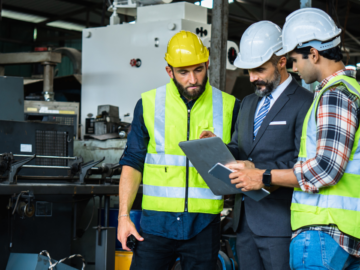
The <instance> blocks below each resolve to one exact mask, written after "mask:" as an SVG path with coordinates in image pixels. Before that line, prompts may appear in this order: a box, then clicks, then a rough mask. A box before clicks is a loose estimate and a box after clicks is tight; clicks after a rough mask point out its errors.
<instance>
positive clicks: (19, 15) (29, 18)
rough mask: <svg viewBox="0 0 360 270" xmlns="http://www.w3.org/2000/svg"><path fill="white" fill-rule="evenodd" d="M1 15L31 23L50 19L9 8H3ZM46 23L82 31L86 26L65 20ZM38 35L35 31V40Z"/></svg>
mask: <svg viewBox="0 0 360 270" xmlns="http://www.w3.org/2000/svg"><path fill="white" fill-rule="evenodd" d="M1 16H2V17H4V18H9V19H13V20H18V21H25V22H31V23H41V22H43V21H46V20H47V19H48V18H46V17H42V16H38V15H33V14H28V13H23V12H17V11H12V10H7V9H3V10H2V11H1ZM46 25H48V26H52V27H57V28H62V29H68V30H75V31H82V30H83V29H85V28H86V27H85V26H84V25H80V24H76V23H69V22H65V21H54V22H50V23H48V24H46ZM36 36H37V33H34V40H36Z"/></svg>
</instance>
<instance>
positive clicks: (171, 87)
mask: <svg viewBox="0 0 360 270" xmlns="http://www.w3.org/2000/svg"><path fill="white" fill-rule="evenodd" d="M210 87H211V86H210V83H209V79H208V80H207V82H206V86H205V91H204V93H202V94H201V96H200V97H198V99H197V100H196V103H198V101H201V100H202V99H203V98H204V96H205V95H206V94H207V93H208V92H210ZM167 89H168V90H170V92H171V93H172V94H173V95H175V96H176V97H179V98H181V96H180V93H179V90H178V89H177V87H176V85H175V83H174V80H173V79H170V82H169V84H168V87H167Z"/></svg>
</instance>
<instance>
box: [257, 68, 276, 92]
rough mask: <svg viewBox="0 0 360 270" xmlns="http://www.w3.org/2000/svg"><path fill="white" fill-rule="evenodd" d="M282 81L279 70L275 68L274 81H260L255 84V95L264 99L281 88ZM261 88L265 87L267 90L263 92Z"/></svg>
mask: <svg viewBox="0 0 360 270" xmlns="http://www.w3.org/2000/svg"><path fill="white" fill-rule="evenodd" d="M280 81H281V75H280V72H279V71H278V69H277V68H275V72H274V79H273V80H271V81H269V80H267V81H266V82H265V81H260V80H259V81H256V82H253V83H252V85H253V86H254V87H255V94H256V95H257V96H258V97H261V98H262V97H265V96H268V95H270V94H271V93H272V92H273V91H274V90H275V89H276V87H278V86H279V84H280ZM260 86H265V89H263V90H262V89H261V88H260Z"/></svg>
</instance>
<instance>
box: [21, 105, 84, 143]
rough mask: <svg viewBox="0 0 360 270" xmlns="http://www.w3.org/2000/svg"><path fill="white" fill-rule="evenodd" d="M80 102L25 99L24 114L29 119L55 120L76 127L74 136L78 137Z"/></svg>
mask: <svg viewBox="0 0 360 270" xmlns="http://www.w3.org/2000/svg"><path fill="white" fill-rule="evenodd" d="M79 107H80V106H79V103H77V102H56V101H33V100H25V101H24V114H25V119H22V120H27V121H42V122H54V123H58V124H61V125H69V126H72V127H73V128H74V136H75V137H76V138H78V126H79V112H80V109H79Z"/></svg>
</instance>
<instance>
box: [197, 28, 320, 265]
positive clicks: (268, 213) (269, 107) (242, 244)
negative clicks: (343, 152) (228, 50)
mask: <svg viewBox="0 0 360 270" xmlns="http://www.w3.org/2000/svg"><path fill="white" fill-rule="evenodd" d="M269 48H270V49H269ZM281 48H282V43H281V29H280V28H279V27H278V26H277V25H275V24H273V23H271V22H269V21H261V22H258V23H255V24H253V25H251V26H250V27H249V28H248V29H247V30H246V31H245V33H244V34H243V36H242V38H241V41H240V53H239V56H238V58H237V59H236V60H235V65H236V66H238V67H240V68H243V69H247V70H248V71H249V75H250V81H251V82H252V84H253V85H254V86H255V93H254V94H251V95H249V96H247V97H245V98H244V99H243V101H242V103H241V106H240V112H239V116H238V119H237V123H236V127H235V131H234V133H233V135H232V141H231V143H230V144H229V145H228V148H229V149H230V151H231V152H232V154H233V155H234V157H235V158H236V159H237V160H238V163H240V164H242V165H243V167H246V168H254V167H256V168H261V169H282V168H284V169H285V168H292V167H293V165H294V164H295V163H296V161H297V156H298V153H299V147H300V138H301V131H302V125H303V121H304V118H305V115H306V112H307V111H308V109H309V107H310V105H311V103H312V99H313V95H312V94H311V93H310V92H309V91H307V90H306V89H304V88H302V87H300V86H299V85H298V84H297V82H296V81H295V80H294V79H293V78H292V77H291V75H290V74H288V73H287V70H286V58H285V57H284V56H280V57H279V56H276V55H275V54H274V53H275V52H276V51H278V50H280V49H281ZM210 136H212V135H211V134H210V133H209V132H207V133H203V134H202V136H201V138H204V137H210ZM269 191H270V192H271V194H270V195H269V196H267V197H266V198H264V199H263V200H261V201H259V202H256V201H254V200H252V199H251V198H249V197H247V196H246V195H242V194H239V195H236V197H235V207H234V214H233V228H234V231H235V232H237V243H236V247H237V254H238V259H239V264H240V269H241V270H263V269H266V270H288V269H290V267H289V246H290V240H291V233H292V231H291V226H290V204H291V198H292V193H293V189H290V188H283V187H281V188H278V187H274V186H272V187H269Z"/></svg>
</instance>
